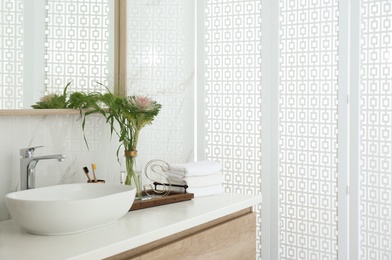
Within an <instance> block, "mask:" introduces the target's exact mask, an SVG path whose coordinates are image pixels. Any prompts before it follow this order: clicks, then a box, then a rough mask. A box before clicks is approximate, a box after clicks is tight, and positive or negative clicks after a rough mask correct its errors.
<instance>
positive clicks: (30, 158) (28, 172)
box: [20, 147, 66, 190]
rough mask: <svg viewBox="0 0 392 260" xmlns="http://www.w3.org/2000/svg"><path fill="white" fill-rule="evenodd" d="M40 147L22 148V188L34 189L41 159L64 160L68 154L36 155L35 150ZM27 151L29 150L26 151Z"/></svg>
mask: <svg viewBox="0 0 392 260" xmlns="http://www.w3.org/2000/svg"><path fill="white" fill-rule="evenodd" d="M35 148H38V147H32V148H26V149H21V150H20V152H21V153H20V154H21V156H22V158H20V189H21V190H27V189H34V188H35V167H36V166H37V163H38V162H39V161H41V160H53V159H54V160H58V161H59V162H63V161H64V159H65V158H66V156H65V155H64V154H53V155H44V156H35V157H34V150H35ZM26 151H27V152H26Z"/></svg>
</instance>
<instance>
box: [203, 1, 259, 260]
mask: <svg viewBox="0 0 392 260" xmlns="http://www.w3.org/2000/svg"><path fill="white" fill-rule="evenodd" d="M205 57H206V58H205V59H206V60H205V73H206V77H205V88H206V101H205V102H206V103H205V107H206V115H205V117H206V119H205V120H206V126H205V133H206V144H205V147H206V158H207V159H210V160H215V161H219V162H220V163H221V164H222V166H223V173H224V178H225V185H224V186H225V192H236V193H248V194H260V193H261V190H260V187H261V94H262V93H261V1H255V0H238V1H229V2H228V1H211V0H207V1H205ZM256 211H257V213H258V217H257V227H258V228H257V250H258V259H260V257H261V207H260V206H259V207H258V208H257V209H256Z"/></svg>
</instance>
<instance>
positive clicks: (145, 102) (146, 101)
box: [128, 96, 154, 111]
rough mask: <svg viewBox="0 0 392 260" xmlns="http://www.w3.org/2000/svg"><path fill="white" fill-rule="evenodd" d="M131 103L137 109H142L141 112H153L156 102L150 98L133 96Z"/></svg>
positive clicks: (130, 98) (130, 99)
mask: <svg viewBox="0 0 392 260" xmlns="http://www.w3.org/2000/svg"><path fill="white" fill-rule="evenodd" d="M128 100H129V102H130V103H131V104H132V105H134V106H135V107H137V108H139V109H141V110H145V111H148V110H151V109H153V107H154V106H153V105H154V101H153V100H152V99H151V98H149V97H143V96H132V97H129V99H128Z"/></svg>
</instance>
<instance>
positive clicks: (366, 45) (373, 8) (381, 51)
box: [360, 0, 392, 260]
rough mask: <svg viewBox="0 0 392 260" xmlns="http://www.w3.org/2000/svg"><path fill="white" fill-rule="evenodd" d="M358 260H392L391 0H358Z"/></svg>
mask: <svg viewBox="0 0 392 260" xmlns="http://www.w3.org/2000/svg"><path fill="white" fill-rule="evenodd" d="M361 18H362V20H361V33H362V36H361V73H360V75H361V86H360V172H361V173H360V236H361V240H360V241H361V242H360V248H361V259H363V260H365V259H366V260H370V259H392V218H391V216H392V171H391V169H392V125H391V122H392V84H391V83H392V81H391V79H392V71H391V68H392V39H391V35H392V2H391V1H385V0H383V1H381V0H377V1H370V0H362V6H361Z"/></svg>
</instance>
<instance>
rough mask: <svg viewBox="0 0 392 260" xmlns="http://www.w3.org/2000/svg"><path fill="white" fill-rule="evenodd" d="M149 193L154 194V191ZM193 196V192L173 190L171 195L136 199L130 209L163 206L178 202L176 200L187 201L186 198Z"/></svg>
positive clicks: (189, 198)
mask: <svg viewBox="0 0 392 260" xmlns="http://www.w3.org/2000/svg"><path fill="white" fill-rule="evenodd" d="M148 193H149V194H154V192H153V191H152V190H151V191H148ZM143 195H146V194H145V193H144V194H143ZM193 197H194V195H193V193H180V192H175V191H171V192H170V193H169V195H167V196H159V195H156V197H153V198H151V199H147V200H135V201H134V202H133V204H132V207H131V209H130V210H129V211H131V210H138V209H145V208H150V207H156V206H161V205H166V204H170V203H176V202H181V201H186V200H191V199H193Z"/></svg>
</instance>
